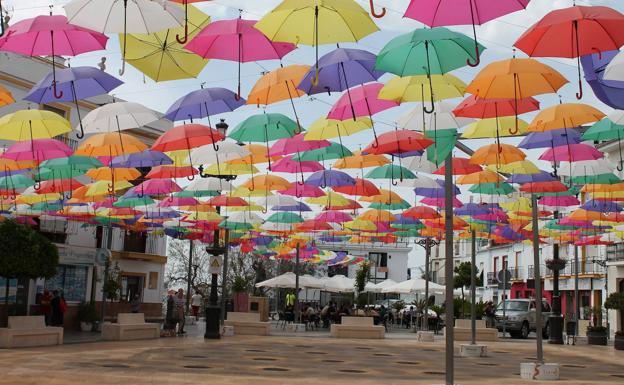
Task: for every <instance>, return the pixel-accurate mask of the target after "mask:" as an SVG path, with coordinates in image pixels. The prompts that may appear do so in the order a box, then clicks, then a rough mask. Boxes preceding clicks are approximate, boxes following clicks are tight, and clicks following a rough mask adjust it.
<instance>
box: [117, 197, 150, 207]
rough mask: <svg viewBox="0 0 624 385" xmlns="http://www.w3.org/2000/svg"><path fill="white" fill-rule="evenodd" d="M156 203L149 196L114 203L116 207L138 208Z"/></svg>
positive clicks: (124, 199) (123, 199)
mask: <svg viewBox="0 0 624 385" xmlns="http://www.w3.org/2000/svg"><path fill="white" fill-rule="evenodd" d="M154 203H156V201H154V200H153V199H152V198H150V197H148V196H144V197H141V198H139V197H132V198H121V199H119V200H118V201H117V202H115V203H113V206H114V207H137V206H149V205H153V204H154Z"/></svg>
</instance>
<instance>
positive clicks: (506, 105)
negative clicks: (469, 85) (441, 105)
mask: <svg viewBox="0 0 624 385" xmlns="http://www.w3.org/2000/svg"><path fill="white" fill-rule="evenodd" d="M516 103H517V106H516ZM539 108H540V103H539V101H538V100H537V99H535V98H532V97H528V98H523V99H518V100H517V102H516V101H514V99H513V98H512V99H482V98H480V97H478V96H476V95H470V96H469V97H467V98H466V99H464V100H463V101H462V102H461V103H460V104H459V105H458V106H457V107H456V108H455V109H454V110H453V114H454V115H455V116H457V117H464V118H476V119H487V118H498V117H499V116H512V115H521V114H525V113H527V112H531V111H537V110H539Z"/></svg>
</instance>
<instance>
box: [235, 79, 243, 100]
mask: <svg viewBox="0 0 624 385" xmlns="http://www.w3.org/2000/svg"><path fill="white" fill-rule="evenodd" d="M234 99H235V100H236V101H237V102H239V101H240V100H241V86H240V83H238V90H237V92H236V94H235V95H234Z"/></svg>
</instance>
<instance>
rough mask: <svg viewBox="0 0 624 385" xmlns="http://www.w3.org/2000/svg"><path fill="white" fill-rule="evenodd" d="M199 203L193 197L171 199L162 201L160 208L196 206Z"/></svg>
mask: <svg viewBox="0 0 624 385" xmlns="http://www.w3.org/2000/svg"><path fill="white" fill-rule="evenodd" d="M198 204H199V201H198V200H197V199H195V198H192V197H170V198H169V199H164V200H162V201H161V202H160V203H159V204H158V207H179V206H196V205H198Z"/></svg>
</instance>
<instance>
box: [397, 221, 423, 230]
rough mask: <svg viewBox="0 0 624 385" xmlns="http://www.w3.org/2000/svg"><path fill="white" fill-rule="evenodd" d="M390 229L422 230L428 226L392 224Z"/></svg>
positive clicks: (420, 224)
mask: <svg viewBox="0 0 624 385" xmlns="http://www.w3.org/2000/svg"><path fill="white" fill-rule="evenodd" d="M390 227H392V228H393V229H401V230H420V229H424V228H425V227H426V226H425V225H424V224H422V223H391V224H390Z"/></svg>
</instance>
